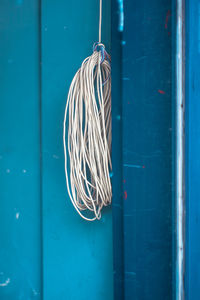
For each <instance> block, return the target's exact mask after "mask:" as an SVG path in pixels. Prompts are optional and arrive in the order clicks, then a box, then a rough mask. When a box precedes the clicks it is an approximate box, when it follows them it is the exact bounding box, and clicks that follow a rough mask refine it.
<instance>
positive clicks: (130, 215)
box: [122, 0, 174, 300]
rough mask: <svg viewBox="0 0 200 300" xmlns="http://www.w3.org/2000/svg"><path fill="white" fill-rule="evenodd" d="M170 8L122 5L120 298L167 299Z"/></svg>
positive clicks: (162, 0)
mask: <svg viewBox="0 0 200 300" xmlns="http://www.w3.org/2000/svg"><path fill="white" fill-rule="evenodd" d="M173 13H174V11H172V4H171V1H169V0H153V1H151V3H149V2H148V1H141V0H140V1H131V0H130V1H124V31H123V56H122V57H123V58H122V61H123V67H122V68H123V75H122V80H123V98H122V99H123V100H122V103H123V108H122V112H123V113H122V123H123V181H124V184H123V189H124V196H123V199H124V210H123V213H124V298H125V299H139V300H140V299H149V300H150V299H153V300H155V299H166V300H168V299H172V211H173V206H172V199H173V182H172V172H173V168H172V160H173V158H172V130H173V129H172V101H173V100H172V38H171V36H172V35H171V15H172V14H173Z"/></svg>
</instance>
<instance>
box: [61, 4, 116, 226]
mask: <svg viewBox="0 0 200 300" xmlns="http://www.w3.org/2000/svg"><path fill="white" fill-rule="evenodd" d="M101 20H102V0H100V10H99V42H98V43H96V44H95V45H94V51H93V54H92V55H91V56H89V57H87V58H86V59H85V60H84V61H83V63H82V65H81V67H80V69H79V70H78V71H77V73H76V74H75V76H74V78H73V80H72V83H71V86H70V88H69V92H68V97H67V103H66V107H65V115H64V123H63V144H64V156H65V175H66V184H67V189H68V193H69V197H70V199H71V202H72V204H73V205H74V207H75V209H76V210H77V212H78V213H79V215H80V216H81V217H82V218H83V219H85V220H88V221H93V220H95V219H100V218H101V210H102V208H103V206H107V205H109V204H110V203H111V198H112V188H111V180H110V175H109V173H110V171H111V169H112V165H111V156H110V153H111V78H110V74H111V68H110V56H109V55H108V53H107V52H106V50H105V47H104V45H103V44H102V43H101ZM67 122H68V146H66V123H67ZM67 150H68V154H67ZM68 156H69V163H68V159H67V157H68ZM68 164H69V167H70V173H69V174H68ZM84 210H88V211H90V213H89V214H88V213H86V214H85V215H84V214H83V213H82V211H84ZM91 213H92V217H90V216H91Z"/></svg>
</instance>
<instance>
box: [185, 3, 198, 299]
mask: <svg viewBox="0 0 200 300" xmlns="http://www.w3.org/2000/svg"><path fill="white" fill-rule="evenodd" d="M199 66H200V1H199V0H193V1H186V106H185V107H186V124H185V130H186V141H185V144H186V276H185V278H186V280H185V282H186V299H188V300H189V299H193V300H198V299H199V287H200V260H199V257H200V239H199V232H200V190H199V182H200V179H199V178H200V68H199Z"/></svg>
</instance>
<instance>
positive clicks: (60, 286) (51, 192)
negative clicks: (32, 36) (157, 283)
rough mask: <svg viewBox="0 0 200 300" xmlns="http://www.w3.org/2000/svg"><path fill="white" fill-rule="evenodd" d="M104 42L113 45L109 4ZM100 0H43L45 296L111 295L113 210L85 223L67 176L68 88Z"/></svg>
mask: <svg viewBox="0 0 200 300" xmlns="http://www.w3.org/2000/svg"><path fill="white" fill-rule="evenodd" d="M103 3H104V7H103V32H102V42H104V43H105V45H106V48H107V49H108V50H109V47H110V2H109V1H103ZM98 14H99V0H95V1H94V0H86V1H81V0H78V1H64V0H62V1H59V2H55V1H49V0H48V1H47V0H44V1H42V46H41V48H42V151H43V152H42V153H43V161H42V170H43V176H42V191H43V194H42V202H43V270H44V271H43V272H44V274H43V276H44V277H43V282H44V286H43V289H44V291H43V292H44V299H45V300H55V299H59V300H62V299H63V300H66V299H68V300H70V299H72V300H78V299H81V300H84V299H85V300H86V299H90V298H93V299H95V300H101V299H102V300H106V299H108V300H110V299H112V289H113V282H112V276H113V271H112V218H111V208H108V209H107V210H105V213H104V214H103V217H102V220H101V221H99V222H98V221H97V222H86V221H84V220H82V219H81V218H80V216H79V215H78V214H77V213H76V211H75V210H74V208H73V206H72V204H71V201H70V199H69V197H68V194H67V188H66V185H65V174H64V153H63V144H62V124H63V118H64V108H65V103H66V97H67V93H68V89H69V86H70V83H71V80H72V79H73V76H74V74H75V72H76V71H77V70H78V68H79V67H80V64H81V63H82V61H83V59H85V58H86V57H87V56H89V55H90V54H91V53H92V47H93V43H94V42H95V41H97V39H98Z"/></svg>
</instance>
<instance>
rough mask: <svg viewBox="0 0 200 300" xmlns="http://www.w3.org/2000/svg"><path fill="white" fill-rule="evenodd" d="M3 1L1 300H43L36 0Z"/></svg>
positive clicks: (0, 34)
mask: <svg viewBox="0 0 200 300" xmlns="http://www.w3.org/2000/svg"><path fill="white" fill-rule="evenodd" d="M18 3H19V1H18V2H16V1H13V0H12V1H9V2H8V1H4V0H3V1H1V2H0V20H1V25H0V49H1V50H0V69H1V72H0V76H1V78H0V95H1V96H0V136H1V141H0V185H1V188H0V299H2V300H8V299H21V300H22V299H26V300H27V299H41V297H40V296H41V294H40V292H41V233H40V145H39V142H40V131H39V80H38V78H39V44H38V33H39V23H38V19H39V16H38V9H39V5H38V1H24V2H23V3H21V5H19V4H18Z"/></svg>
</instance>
